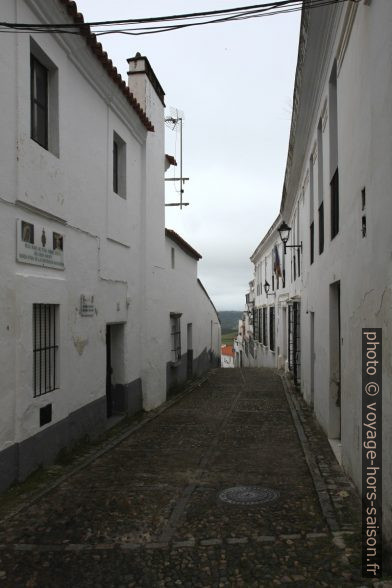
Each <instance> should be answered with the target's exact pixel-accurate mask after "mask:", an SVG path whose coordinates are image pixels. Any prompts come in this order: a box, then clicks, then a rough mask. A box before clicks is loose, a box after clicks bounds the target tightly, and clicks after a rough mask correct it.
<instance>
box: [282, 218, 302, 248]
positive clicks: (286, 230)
mask: <svg viewBox="0 0 392 588" xmlns="http://www.w3.org/2000/svg"><path fill="white" fill-rule="evenodd" d="M290 231H291V227H289V226H288V224H287V223H285V222H284V221H283V222H282V224H281V225H280V227H279V228H278V233H279V235H280V238H281V239H282V242H283V247H284V250H283V252H284V254H286V248H287V247H295V248H296V249H300V250H301V253H302V241H301V244H300V245H287V241H288V240H289V237H290Z"/></svg>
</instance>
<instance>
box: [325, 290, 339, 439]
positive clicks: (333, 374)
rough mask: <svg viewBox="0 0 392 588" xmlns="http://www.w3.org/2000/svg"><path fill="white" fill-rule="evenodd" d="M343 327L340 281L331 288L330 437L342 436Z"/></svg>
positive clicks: (337, 437)
mask: <svg viewBox="0 0 392 588" xmlns="http://www.w3.org/2000/svg"><path fill="white" fill-rule="evenodd" d="M340 331H341V328H340V282H335V283H333V284H331V285H330V288H329V372H330V374H329V431H328V437H329V438H330V439H335V440H338V441H340V438H341V332H340Z"/></svg>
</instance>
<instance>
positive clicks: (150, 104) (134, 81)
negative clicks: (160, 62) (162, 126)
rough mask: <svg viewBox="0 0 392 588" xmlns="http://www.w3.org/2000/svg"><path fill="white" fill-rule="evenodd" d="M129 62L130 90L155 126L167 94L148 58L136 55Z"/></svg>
mask: <svg viewBox="0 0 392 588" xmlns="http://www.w3.org/2000/svg"><path fill="white" fill-rule="evenodd" d="M127 61H128V65H129V71H128V86H129V89H130V90H131V92H132V94H133V95H134V96H135V98H136V100H137V101H138V102H139V103H140V106H141V107H142V108H143V110H144V111H145V113H146V114H147V116H148V118H149V119H150V120H151V121H152V123H153V124H154V125H155V124H156V123H157V122H158V121H157V116H158V117H161V116H162V110H163V108H164V106H165V101H164V98H165V92H164V91H163V89H162V86H161V84H160V83H159V81H158V78H157V77H156V75H155V73H154V70H153V69H152V67H151V65H150V62H149V61H148V59H147V57H143V56H142V55H140V53H136V55H135V57H130V58H129V59H127Z"/></svg>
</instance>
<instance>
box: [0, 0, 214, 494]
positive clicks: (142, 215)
mask: <svg viewBox="0 0 392 588" xmlns="http://www.w3.org/2000/svg"><path fill="white" fill-rule="evenodd" d="M2 21H4V22H7V21H8V22H15V21H16V22H24V23H36V24H40V23H53V22H54V23H64V22H69V23H70V24H72V23H74V24H75V27H76V28H78V27H81V29H80V31H81V34H80V35H67V34H54V33H48V34H42V33H35V32H30V33H29V32H26V33H18V34H15V33H8V34H3V35H1V36H0V55H1V58H0V77H1V80H2V93H1V99H0V102H1V108H0V128H1V134H0V143H1V153H2V156H1V159H0V166H1V169H0V178H1V179H0V251H1V282H0V307H1V310H2V312H1V319H0V325H1V331H0V358H1V359H0V362H1V363H0V373H1V382H2V384H1V392H2V393H1V395H0V489H1V488H5V487H7V486H8V485H9V484H10V483H11V482H13V481H14V480H16V479H22V478H24V477H25V476H26V475H27V474H28V473H29V472H31V471H32V470H33V469H34V468H35V467H36V466H37V465H39V464H41V463H47V462H50V461H51V460H52V459H53V458H54V457H55V456H56V454H57V453H58V451H59V450H60V449H61V448H63V447H65V446H68V445H70V444H71V443H72V442H73V441H74V440H76V439H77V438H79V437H81V436H82V435H84V434H86V433H88V434H93V433H94V432H99V431H100V430H102V429H103V428H105V426H106V423H107V418H108V417H110V415H111V414H112V413H113V412H118V411H120V412H123V413H127V414H132V413H135V412H137V411H138V410H140V409H142V408H144V409H145V410H149V409H152V408H154V407H156V406H158V405H159V404H160V403H162V402H163V401H164V400H165V399H166V390H167V362H168V361H169V355H170V351H171V341H170V338H171V335H170V314H169V313H170V312H172V311H173V312H177V311H178V309H179V312H185V311H183V310H181V307H180V305H179V304H178V296H179V295H180V292H181V286H180V282H181V279H180V274H178V277H177V285H178V291H177V293H176V297H174V298H173V299H172V300H170V301H169V300H167V299H166V298H165V297H166V296H172V295H173V291H172V288H171V286H170V285H169V282H170V280H171V277H172V276H171V277H170V280H169V281H168V278H169V273H170V272H171V269H170V265H168V258H167V246H166V244H165V239H166V237H165V230H164V211H165V208H164V171H165V167H166V166H167V158H165V154H164V92H163V90H162V88H161V86H160V84H159V81H158V80H157V78H156V76H155V74H154V72H153V70H152V68H151V66H150V64H149V62H148V60H147V59H146V58H145V57H141V56H140V55H139V54H137V55H136V56H135V57H134V58H132V59H129V60H128V61H129V79H128V85H127V84H126V83H125V82H124V81H122V79H121V77H120V75H119V74H118V73H117V70H116V68H114V67H113V64H112V62H111V60H110V59H109V58H108V56H107V54H106V53H105V52H104V51H103V50H102V47H101V45H100V43H98V42H97V40H96V38H95V36H94V35H92V34H91V32H90V30H89V28H88V27H86V26H83V25H82V23H83V17H82V16H81V15H80V14H78V13H77V10H76V6H75V3H74V2H70V1H69V0H51V2H47V1H46V0H35V1H34V2H32V1H30V0H23V1H22V0H20V1H16V0H6V1H5V2H3V3H2ZM169 163H170V161H169ZM185 265H186V264H184V267H185ZM192 271H193V269H192ZM187 272H188V273H187ZM190 273H191V272H189V271H188V269H186V271H184V274H183V276H182V278H183V283H184V291H186V296H187V305H189V306H190V305H192V304H193V305H194V307H195V309H198V310H199V312H200V315H199V316H198V315H192V317H190V318H187V319H186V320H187V321H188V322H189V323H192V325H193V338H194V346H193V350H194V353H195V362H196V361H197V360H198V359H199V356H200V355H202V356H203V354H206V355H207V356H209V357H210V358H211V362H213V354H214V349H215V347H213V344H214V345H215V341H214V342H213V341H212V338H211V331H210V323H211V320H215V319H214V317H213V312H212V311H211V305H210V302H208V304H205V302H204V298H205V294H201V292H202V289H201V286H200V285H199V284H197V282H196V278H195V279H194V283H193V290H192V286H191V283H190V278H189V275H190ZM188 274H189V275H188ZM203 296H204V298H203ZM204 312H206V313H207V315H208V316H207V315H206V316H204V315H203V313H204ZM184 316H185V315H184ZM199 323H200V325H201V326H200V329H199ZM206 325H207V326H206ZM218 330H219V329H218V326H216V325H215V330H214V333H213V336H214V337H218ZM203 337H204V338H203ZM204 350H205V351H204ZM215 353H216V354H218V353H219V351H215ZM201 365H202V360H199V363H198V364H197V366H196V367H195V368H194V369H195V372H196V373H199V371H200V370H201ZM207 365H209V364H208V362H205V363H204V364H203V366H204V367H207ZM199 368H200V369H199Z"/></svg>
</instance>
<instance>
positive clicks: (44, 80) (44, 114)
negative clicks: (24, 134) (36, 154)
mask: <svg viewBox="0 0 392 588" xmlns="http://www.w3.org/2000/svg"><path fill="white" fill-rule="evenodd" d="M30 107H31V138H32V139H33V140H34V141H36V142H37V143H38V144H39V145H41V147H43V148H44V149H48V70H47V68H46V67H45V66H44V65H42V63H41V62H40V61H38V59H36V58H35V57H34V55H30Z"/></svg>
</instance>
